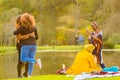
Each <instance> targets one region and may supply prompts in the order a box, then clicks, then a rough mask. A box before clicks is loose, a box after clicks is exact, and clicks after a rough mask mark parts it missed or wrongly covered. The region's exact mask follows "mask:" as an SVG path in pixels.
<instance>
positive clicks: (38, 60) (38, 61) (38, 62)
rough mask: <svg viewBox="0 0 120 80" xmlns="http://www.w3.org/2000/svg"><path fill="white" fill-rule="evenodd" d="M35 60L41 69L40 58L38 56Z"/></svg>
mask: <svg viewBox="0 0 120 80" xmlns="http://www.w3.org/2000/svg"><path fill="white" fill-rule="evenodd" d="M36 62H37V64H38V66H39V68H40V69H42V64H41V60H40V58H39V59H37V60H36Z"/></svg>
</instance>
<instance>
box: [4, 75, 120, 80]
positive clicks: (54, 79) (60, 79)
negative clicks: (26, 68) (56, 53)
mask: <svg viewBox="0 0 120 80" xmlns="http://www.w3.org/2000/svg"><path fill="white" fill-rule="evenodd" d="M6 80H74V77H73V76H70V77H67V76H66V75H43V76H33V77H31V78H29V79H28V78H19V79H18V78H14V79H6ZM85 80H120V76H117V77H105V78H92V79H85Z"/></svg>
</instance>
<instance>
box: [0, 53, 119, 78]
mask: <svg viewBox="0 0 120 80" xmlns="http://www.w3.org/2000/svg"><path fill="white" fill-rule="evenodd" d="M119 53H120V52H103V59H104V63H105V64H106V66H107V67H110V66H119V67H120V62H119V61H120V58H119ZM75 55H76V52H37V53H36V58H41V62H42V69H39V68H38V67H37V66H34V70H33V76H35V75H46V74H56V71H57V70H59V69H61V67H62V64H65V65H66V67H67V68H69V67H70V66H71V65H72V63H73V61H74V58H75ZM17 60H18V57H17V53H16V54H9V55H0V65H1V66H0V75H1V76H0V77H2V78H16V77H17V68H16V66H17ZM23 71H24V68H23Z"/></svg>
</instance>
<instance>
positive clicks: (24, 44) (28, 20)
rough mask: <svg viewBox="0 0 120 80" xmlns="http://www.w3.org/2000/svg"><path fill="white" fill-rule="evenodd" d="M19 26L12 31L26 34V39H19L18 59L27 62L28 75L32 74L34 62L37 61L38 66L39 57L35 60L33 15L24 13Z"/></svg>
mask: <svg viewBox="0 0 120 80" xmlns="http://www.w3.org/2000/svg"><path fill="white" fill-rule="evenodd" d="M20 22H21V27H20V28H19V29H17V30H16V31H14V34H15V35H18V34H21V35H22V36H23V35H27V34H29V35H28V38H26V39H20V43H21V53H20V60H21V61H22V62H28V63H29V66H28V76H31V75H32V70H33V65H34V63H38V65H39V66H40V61H39V59H37V60H35V59H34V56H35V53H36V40H37V39H38V33H37V29H36V27H35V20H34V17H33V16H32V15H30V14H28V13H24V14H23V15H22V16H21V19H20Z"/></svg>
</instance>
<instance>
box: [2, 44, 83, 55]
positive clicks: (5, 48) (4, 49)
mask: <svg viewBox="0 0 120 80" xmlns="http://www.w3.org/2000/svg"><path fill="white" fill-rule="evenodd" d="M81 48H82V46H73V45H70V46H37V50H80V49H81ZM15 52H17V50H16V47H15V46H10V47H8V46H3V47H0V55H4V54H13V53H15Z"/></svg>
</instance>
